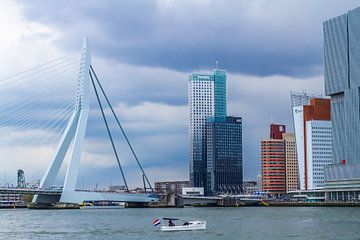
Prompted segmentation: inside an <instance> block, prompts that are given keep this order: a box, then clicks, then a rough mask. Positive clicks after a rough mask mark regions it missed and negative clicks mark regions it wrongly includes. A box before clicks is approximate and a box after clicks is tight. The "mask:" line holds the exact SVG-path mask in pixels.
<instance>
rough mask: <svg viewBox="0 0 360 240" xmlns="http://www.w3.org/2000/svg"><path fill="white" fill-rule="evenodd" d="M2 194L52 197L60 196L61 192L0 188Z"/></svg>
mask: <svg viewBox="0 0 360 240" xmlns="http://www.w3.org/2000/svg"><path fill="white" fill-rule="evenodd" d="M0 193H2V194H31V195H37V194H41V195H52V196H60V195H61V193H62V191H61V190H41V189H27V188H0Z"/></svg>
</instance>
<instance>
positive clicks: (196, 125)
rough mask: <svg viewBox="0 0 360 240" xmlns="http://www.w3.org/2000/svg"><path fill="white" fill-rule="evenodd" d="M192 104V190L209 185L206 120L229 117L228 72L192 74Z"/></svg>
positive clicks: (190, 153)
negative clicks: (227, 105)
mask: <svg viewBox="0 0 360 240" xmlns="http://www.w3.org/2000/svg"><path fill="white" fill-rule="evenodd" d="M188 105H189V115H190V119H189V121H190V122H189V142H190V152H189V172H190V185H191V186H192V187H205V185H206V181H207V180H206V169H207V166H206V154H207V152H206V136H205V128H206V120H207V118H208V117H214V118H215V119H216V120H219V119H220V120H223V119H225V117H226V72H225V71H224V70H219V69H215V70H214V71H213V73H212V74H192V75H191V76H190V77H189V82H188Z"/></svg>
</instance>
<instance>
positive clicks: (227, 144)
mask: <svg viewBox="0 0 360 240" xmlns="http://www.w3.org/2000/svg"><path fill="white" fill-rule="evenodd" d="M206 151H207V154H206V158H207V174H206V175H207V184H206V194H207V195H217V194H223V193H228V194H239V193H240V192H241V187H242V183H243V171H242V170H243V161H242V119H241V118H240V117H226V118H223V119H217V118H216V117H215V118H214V117H212V118H208V119H207V123H206Z"/></svg>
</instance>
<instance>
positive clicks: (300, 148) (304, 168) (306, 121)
mask: <svg viewBox="0 0 360 240" xmlns="http://www.w3.org/2000/svg"><path fill="white" fill-rule="evenodd" d="M293 116H294V129H295V139H296V150H297V159H298V169H299V184H300V189H301V190H309V189H311V188H313V187H320V186H319V185H316V186H314V185H313V184H311V185H309V182H312V183H313V182H314V177H316V178H318V177H321V176H317V175H316V176H314V175H312V173H313V172H314V171H317V170H315V169H314V168H316V169H319V168H322V167H319V166H318V165H322V166H323V165H324V164H329V163H328V159H326V160H324V159H323V160H324V161H322V162H319V161H318V160H319V159H320V158H318V156H317V158H316V159H314V158H313V156H315V155H316V154H318V153H319V154H324V156H325V158H327V157H328V154H329V152H328V151H331V150H329V149H327V150H326V151H318V148H329V146H328V144H329V143H331V138H330V139H329V137H328V132H329V131H331V129H327V128H328V126H329V124H331V121H330V99H325V98H312V99H310V100H309V104H308V105H300V106H295V107H294V108H293ZM312 122H314V123H312ZM319 124H323V126H322V127H321V128H319V129H311V127H313V126H314V127H315V125H319ZM307 126H308V127H310V129H307ZM318 127H320V126H318ZM323 127H324V128H323ZM313 131H315V132H319V131H324V133H321V134H317V135H316V137H317V138H322V137H323V138H324V139H316V142H313V141H312V140H311V141H310V140H308V138H312V132H313ZM329 141H330V142H329ZM320 142H321V143H320ZM313 144H315V145H313ZM319 144H322V145H321V146H320V145H319ZM323 144H325V145H323ZM321 150H323V149H321ZM321 158H322V157H321ZM312 164H313V165H312ZM322 176H323V175H322ZM317 180H318V179H317ZM320 185H321V184H320Z"/></svg>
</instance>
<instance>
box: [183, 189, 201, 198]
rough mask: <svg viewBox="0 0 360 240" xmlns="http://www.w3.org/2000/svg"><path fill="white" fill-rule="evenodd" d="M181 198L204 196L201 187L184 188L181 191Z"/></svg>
mask: <svg viewBox="0 0 360 240" xmlns="http://www.w3.org/2000/svg"><path fill="white" fill-rule="evenodd" d="M181 195H183V196H204V188H203V187H184V188H182V190H181Z"/></svg>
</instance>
